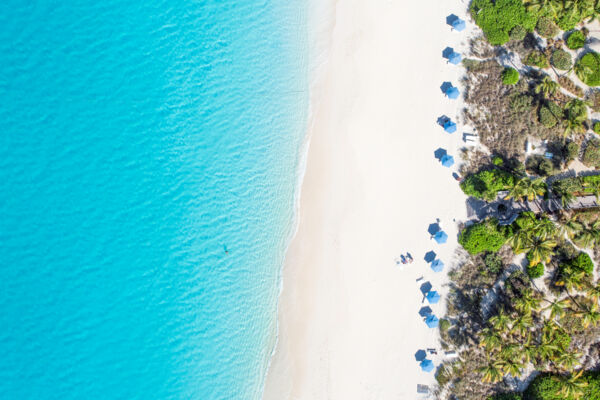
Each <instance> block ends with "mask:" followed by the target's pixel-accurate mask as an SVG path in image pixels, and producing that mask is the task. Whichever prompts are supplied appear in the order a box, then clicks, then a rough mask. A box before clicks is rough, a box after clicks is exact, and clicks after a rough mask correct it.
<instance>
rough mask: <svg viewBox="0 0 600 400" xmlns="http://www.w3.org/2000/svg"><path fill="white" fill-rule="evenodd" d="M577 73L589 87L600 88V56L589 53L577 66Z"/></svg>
mask: <svg viewBox="0 0 600 400" xmlns="http://www.w3.org/2000/svg"><path fill="white" fill-rule="evenodd" d="M575 73H576V74H577V77H578V78H579V79H581V81H582V82H583V83H585V84H586V85H588V86H600V55H598V53H596V52H593V51H591V52H589V53H586V54H584V55H583V57H581V58H580V59H579V60H578V61H577V63H576V64H575Z"/></svg>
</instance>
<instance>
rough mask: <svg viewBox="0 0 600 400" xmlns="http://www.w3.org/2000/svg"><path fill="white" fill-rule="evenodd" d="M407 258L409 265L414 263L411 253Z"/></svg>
mask: <svg viewBox="0 0 600 400" xmlns="http://www.w3.org/2000/svg"><path fill="white" fill-rule="evenodd" d="M406 257H407V258H408V262H409V263H411V262H413V261H414V260H413V258H412V256H411V255H410V253H406Z"/></svg>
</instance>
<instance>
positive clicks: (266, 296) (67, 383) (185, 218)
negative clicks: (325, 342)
mask: <svg viewBox="0 0 600 400" xmlns="http://www.w3.org/2000/svg"><path fill="white" fill-rule="evenodd" d="M305 7H306V6H305V2H304V1H303V0H271V1H259V0H254V1H252V0H228V1H224V0H223V1H219V0H202V1H195V2H193V1H183V0H171V1H164V0H161V1H154V2H131V1H124V0H105V1H100V2H98V1H90V0H73V1H68V2H53V1H49V0H40V1H37V2H23V1H17V0H7V1H3V2H1V3H0V98H1V100H2V102H1V105H0V132H2V133H1V134H0V260H1V268H0V310H1V311H0V327H1V328H0V398H2V399H63V400H64V399H256V398H259V397H260V393H261V390H262V380H263V375H264V372H265V368H266V366H267V364H268V361H269V357H270V352H271V350H272V346H273V340H274V332H275V316H276V314H275V307H276V300H277V295H278V275H279V268H280V266H281V263H282V260H283V256H284V251H285V246H286V244H287V239H288V236H289V233H290V226H291V222H292V219H293V193H294V189H295V186H296V175H297V172H298V171H297V169H298V159H299V148H300V146H301V143H302V138H303V134H304V121H305V119H306V109H307V95H306V90H307V85H308V83H307V76H306V75H307V71H306V66H305V60H306V53H307V52H306V46H305V38H306V18H305V12H306V10H305Z"/></svg>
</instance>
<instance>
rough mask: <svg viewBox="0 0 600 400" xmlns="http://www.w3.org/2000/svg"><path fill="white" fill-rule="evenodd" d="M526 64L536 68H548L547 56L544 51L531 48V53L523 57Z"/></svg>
mask: <svg viewBox="0 0 600 400" xmlns="http://www.w3.org/2000/svg"><path fill="white" fill-rule="evenodd" d="M525 64H526V65H532V66H534V67H538V68H542V69H543V68H548V67H549V64H548V57H546V55H545V54H544V53H542V52H541V51H538V50H533V51H532V52H531V53H529V54H528V55H527V58H525Z"/></svg>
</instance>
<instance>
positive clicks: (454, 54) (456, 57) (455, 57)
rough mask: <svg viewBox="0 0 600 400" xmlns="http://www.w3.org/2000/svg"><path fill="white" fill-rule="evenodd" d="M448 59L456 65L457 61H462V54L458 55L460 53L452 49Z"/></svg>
mask: <svg viewBox="0 0 600 400" xmlns="http://www.w3.org/2000/svg"><path fill="white" fill-rule="evenodd" d="M448 61H449V62H450V63H452V64H454V65H457V64H458V63H460V62H461V61H462V56H461V55H460V53H457V52H455V51H453V52H452V53H451V54H450V55H449V56H448Z"/></svg>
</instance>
